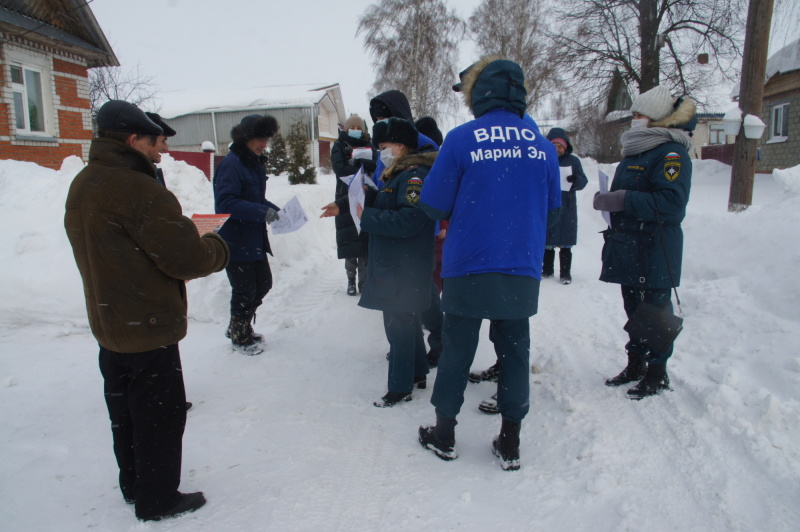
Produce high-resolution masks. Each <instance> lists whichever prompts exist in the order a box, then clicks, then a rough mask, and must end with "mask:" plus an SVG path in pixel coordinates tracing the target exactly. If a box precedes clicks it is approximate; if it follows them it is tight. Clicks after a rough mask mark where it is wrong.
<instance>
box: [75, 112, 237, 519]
mask: <svg viewBox="0 0 800 532" xmlns="http://www.w3.org/2000/svg"><path fill="white" fill-rule="evenodd" d="M97 126H98V132H97V138H95V139H94V140H93V141H92V144H91V147H90V148H89V164H88V165H87V166H86V167H85V168H84V169H83V170H82V171H81V172H80V173H79V174H78V175H77V176H75V179H74V181H73V182H72V185H71V186H70V189H69V194H68V196H67V204H66V214H65V216H64V227H65V228H66V231H67V237H68V238H69V241H70V244H72V250H73V253H74V255H75V262H76V263H77V265H78V270H80V273H81V277H82V279H83V289H84V294H85V296H86V310H87V312H88V315H89V325H90V326H91V328H92V333H93V334H94V336H95V338H96V339H97V342H98V343H99V344H100V372H101V373H102V375H103V379H104V391H105V398H106V405H107V407H108V413H109V417H110V418H111V432H112V435H113V439H114V454H115V455H116V458H117V464H118V466H119V484H120V490H121V492H122V496H123V497H124V499H125V502H127V503H129V504H135V505H136V506H135V509H136V517H138V518H139V519H141V520H143V521H157V520H159V519H162V518H165V517H175V516H177V515H180V514H182V513H185V512H190V511H194V510H196V509H197V508H200V507H201V506H203V504H205V502H206V500H205V497H204V496H203V494H202V492H196V493H188V494H184V493H180V492H179V491H178V486H179V484H180V473H181V452H182V440H183V431H184V427H185V425H186V394H185V390H184V384H183V375H182V373H181V359H180V354H179V352H178V341H180V340H181V339H182V338H183V337H184V336H186V310H187V306H186V288H185V281H188V280H190V279H195V278H198V277H204V276H206V275H209V274H211V273H213V272H218V271H221V270H223V269H224V268H225V266H226V265H227V263H228V258H229V251H228V247H227V245H226V244H225V242H224V241H223V240H222V238H220V237H219V236H217V235H215V234H206V235H203V236H200V235H199V234H198V232H197V229H196V227H195V225H194V224H193V223H192V221H191V220H190V219H189V218H186V217H184V216H183V215H182V211H181V206H180V203H178V199H177V198H176V197H175V196H174V195H173V194H172V193H171V192H170V191H169V190H167V189H166V188H165V187H163V186H161V185H160V184H159V183H158V182H157V181H156V167H155V166H154V165H153V163H152V162H151V159H153V158H154V155H155V154H154V153H153V150H157V149H158V146H157V144H156V138H157V136H158V135H161V134H163V130H162V129H161V127H159V126H158V125H157V124H155V123H154V122H153V121H151V120H150V119H149V118H148V117H147V116H146V115H145V114H144V112H143V111H141V110H140V109H139V108H138V107H136V106H135V105H133V104H130V103H128V102H124V101H120V100H112V101H109V102H108V103H106V104H105V105H103V106H102V107H101V108H100V111H99V112H98V115H97Z"/></svg>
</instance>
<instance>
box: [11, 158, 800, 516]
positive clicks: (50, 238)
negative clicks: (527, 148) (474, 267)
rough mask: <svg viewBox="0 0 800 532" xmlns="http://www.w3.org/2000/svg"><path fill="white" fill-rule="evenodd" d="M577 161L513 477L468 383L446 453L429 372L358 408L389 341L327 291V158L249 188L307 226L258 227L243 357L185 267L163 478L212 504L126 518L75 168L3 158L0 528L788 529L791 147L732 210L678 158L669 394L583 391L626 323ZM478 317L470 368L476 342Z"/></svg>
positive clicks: (797, 305) (709, 179) (334, 263)
mask: <svg viewBox="0 0 800 532" xmlns="http://www.w3.org/2000/svg"><path fill="white" fill-rule="evenodd" d="M584 165H585V170H586V173H587V175H589V176H590V185H589V186H588V187H587V189H586V190H585V191H583V192H581V193H580V194H579V204H580V217H581V218H580V234H579V244H578V246H577V247H576V248H575V252H574V255H575V256H574V266H573V277H574V282H573V284H572V285H570V286H562V285H561V284H559V283H558V282H557V281H553V280H547V281H546V282H544V283H543V284H542V288H541V299H540V305H539V309H540V312H539V314H538V315H537V316H535V317H533V318H532V319H531V328H532V353H531V364H532V369H533V371H532V374H531V412H530V414H529V415H528V417H527V418H526V420H525V422H524V423H523V429H522V447H521V456H522V463H523V467H522V470H521V471H519V472H504V471H502V470H501V469H500V466H499V464H498V462H497V459H496V458H494V457H493V456H492V454H491V452H490V442H491V439H492V437H493V436H494V435H495V434H496V433H497V431H498V427H499V423H500V419H499V417H497V416H488V415H486V414H482V413H480V412H479V411H478V409H477V405H478V403H479V402H480V400H482V399H484V398H487V397H488V396H489V395H491V394H492V393H493V385H492V384H490V383H481V384H470V385H469V387H468V390H467V396H466V403H465V405H464V409H463V411H462V413H461V415H460V417H459V425H458V427H456V438H457V447H458V450H459V455H460V456H459V459H458V460H456V461H454V462H443V461H441V460H439V459H438V458H436V457H435V456H433V455H432V454H431V453H429V452H427V451H425V450H423V449H422V448H421V447H420V445H419V443H417V439H416V432H417V427H418V426H419V425H420V424H429V423H431V422H432V421H433V420H434V414H433V407H432V406H431V405H430V403H429V398H430V395H431V386H430V385H429V387H428V389H427V390H422V391H415V392H414V400H413V401H411V402H410V403H406V404H403V405H400V406H398V407H395V408H391V409H378V408H374V407H373V406H372V401H373V400H375V399H377V398H378V397H380V396H381V395H382V394H383V393H384V392H385V391H386V360H385V358H384V355H385V353H386V350H387V344H386V340H385V338H384V335H383V329H382V321H381V316H380V314H379V313H377V312H374V311H367V310H364V309H361V308H360V307H358V306H357V305H356V303H357V298H353V297H348V296H347V295H345V286H346V279H345V272H344V266H343V262H342V261H339V260H337V259H336V252H335V246H334V227H333V220H332V219H324V220H323V219H319V218H317V216H316V213H317V212H319V209H320V207H322V205H324V204H326V203H327V202H329V201H330V200H331V199H332V197H333V190H334V177H333V176H332V175H320V176H319V184H318V185H299V186H290V185H288V182H287V179H286V178H285V177H278V178H272V179H271V180H270V181H269V185H268V197H269V198H270V199H271V200H272V201H274V202H276V203H278V204H281V203H284V202H286V201H287V200H289V199H290V198H291V197H292V196H294V195H297V196H298V197H299V199H300V201H301V203H302V205H303V206H304V208H305V209H306V212H307V213H308V214H309V215H310V218H311V220H310V222H309V223H308V224H307V225H306V226H305V227H303V228H302V229H301V230H299V231H297V232H295V233H292V234H288V235H277V236H272V238H271V241H272V244H273V248H274V250H275V257H274V258H273V259H271V265H272V270H273V273H274V277H275V288H274V289H273V291H272V292H271V293H270V294H269V295H268V297H267V299H266V302H265V304H264V306H263V307H262V309H261V311H260V312H259V314H258V323H257V326H256V329H257V330H258V331H260V332H262V333H264V334H265V335H266V337H267V350H266V352H265V353H264V354H263V355H261V356H258V357H245V356H241V355H237V354H234V353H233V352H231V350H230V348H229V342H228V341H227V340H226V338H225V337H224V335H223V332H224V330H225V326H226V324H227V319H228V315H227V308H228V297H229V292H228V290H229V288H228V282H227V279H226V277H225V275H224V274H215V275H213V276H211V277H210V278H206V279H201V280H196V281H192V282H190V283H189V298H190V309H189V310H190V316H191V318H192V320H191V323H190V327H189V334H188V336H187V338H186V339H185V340H184V341H182V342H181V351H182V354H183V363H184V374H185V380H186V387H187V394H188V399H189V400H190V401H193V402H194V405H195V406H194V408H193V409H192V410H191V411H190V412H189V416H188V423H187V428H186V435H185V437H184V463H183V483H182V485H181V488H182V489H183V490H184V491H195V490H203V491H204V492H205V494H206V496H207V497H208V500H209V502H208V504H207V505H206V506H205V507H204V508H202V509H200V510H199V511H197V512H195V513H193V514H188V515H186V516H183V517H181V518H179V519H171V520H166V521H163V522H160V523H139V522H137V521H136V519H135V518H134V515H133V509H132V508H131V507H130V506H128V505H126V504H125V503H124V502H123V500H122V497H121V496H120V493H119V489H118V487H117V479H116V476H117V471H116V465H115V462H114V456H113V452H112V448H111V431H110V430H109V422H108V418H107V413H106V410H105V404H104V402H103V394H102V379H101V376H100V372H99V370H98V368H97V351H98V349H97V344H96V343H95V341H94V339H93V337H92V335H91V333H90V332H89V328H88V324H87V321H86V314H85V309H84V302H83V295H82V289H81V284H80V278H79V276H78V272H77V269H76V267H75V264H74V261H73V258H72V252H71V249H70V247H69V244H68V242H67V239H66V237H65V234H64V230H63V205H64V200H65V197H66V191H67V188H68V186H69V183H70V181H71V179H72V177H73V176H74V175H75V173H77V171H78V170H79V169H80V167H81V166H82V163H81V162H80V160H78V159H68V160H66V161H65V164H64V166H63V168H62V170H61V171H60V172H55V171H51V170H46V169H43V168H40V167H38V166H36V165H33V164H30V163H21V162H14V161H0V226H2V227H3V228H4V230H3V231H2V233H0V264H2V267H1V268H0V353H2V354H0V404H2V408H0V426H2V438H0V457H2V461H0V501H1V502H0V529H2V530H4V531H14V532H18V531H19V532H29V531H77V530H87V529H92V530H101V531H122V530H174V531H195V530H208V531H215V532H216V531H254V530H275V531H328V530H330V531H356V530H357V531H362V530H363V531H412V530H430V531H438V530H475V531H489V530H504V531H531V530H548V531H549V530H565V531H566V530H570V531H571V530H649V531H673V530H698V531H700V530H702V531H716V530H719V531H723V530H724V531H728V530H741V531H751V530H770V531H781V530H797V529H798V523H800V402H799V401H800V333H799V332H798V330H799V329H798V320H800V283H798V279H797V275H798V271H800V239H799V238H798V228H799V227H800V196H798V192H799V191H800V167H799V168H795V169H793V170H789V171H785V172H783V173H780V174H779V173H776V174H775V175H774V176H770V175H759V176H757V178H756V186H755V194H754V205H753V207H752V208H750V209H749V210H747V211H746V212H744V213H741V214H730V213H728V212H727V208H726V207H727V198H728V186H729V175H730V168H729V167H727V166H724V165H722V164H720V163H717V162H714V161H698V162H696V163H695V169H694V178H693V181H694V185H693V188H692V197H691V201H690V203H689V210H688V214H687V217H686V221H685V223H684V231H685V235H686V243H685V253H684V275H683V282H682V285H681V287H680V289H679V294H680V296H681V299H682V302H683V312H684V316H685V329H684V331H683V333H682V334H681V336H680V337H679V338H678V341H677V344H676V349H675V356H674V358H673V360H672V362H671V364H670V375H671V378H672V386H673V388H674V391H672V392H667V393H664V394H663V395H661V396H659V397H654V398H648V399H645V400H643V401H640V402H633V401H629V400H628V399H627V398H626V396H625V387H623V388H621V389H611V388H608V387H606V386H604V385H603V381H604V379H605V378H607V377H609V376H613V375H615V374H616V373H617V372H619V370H620V369H622V367H623V365H624V363H625V355H624V350H623V345H624V343H625V334H624V332H623V331H622V324H623V323H624V321H625V317H624V312H623V309H622V303H621V297H620V294H619V287H617V286H615V285H608V284H605V283H602V282H600V281H598V280H597V277H598V274H599V272H600V248H601V242H602V239H601V236H600V235H599V234H598V232H599V231H600V230H602V229H603V224H602V220H601V218H600V216H599V215H598V214H597V213H595V212H594V211H592V210H591V197H592V195H593V193H594V191H595V190H596V189H597V180H596V177H595V176H596V175H597V169H598V165H597V164H595V163H593V162H591V161H584ZM162 166H163V167H164V169H165V172H166V176H167V183H168V186H169V187H170V188H171V189H172V190H173V191H175V192H176V194H177V195H178V196H179V198H180V199H181V202H182V204H183V205H184V210H185V212H186V213H188V214H191V213H194V212H211V211H212V207H213V199H212V193H211V188H210V185H209V184H208V182H207V181H206V180H205V178H204V177H203V176H202V174H200V172H199V171H197V170H195V169H193V168H192V167H189V166H187V165H186V164H184V163H180V162H174V161H172V159H171V158H169V157H168V156H167V157H165V161H164V163H163V164H162ZM603 169H604V171H606V173H609V174H610V173H611V172H612V171H613V166H603ZM483 333H484V337H483V338H482V340H481V344H480V346H479V349H478V355H477V357H476V361H475V368H476V369H482V368H485V367H487V366H489V365H490V364H491V363H492V362H493V359H494V354H493V352H492V350H491V344H490V343H489V342H488V338H487V337H486V334H488V326H485V327H484V330H483ZM435 373H436V370H432V375H431V376H430V378H429V383H431V384H432V382H433V377H434V376H435Z"/></svg>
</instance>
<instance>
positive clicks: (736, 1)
mask: <svg viewBox="0 0 800 532" xmlns="http://www.w3.org/2000/svg"><path fill="white" fill-rule="evenodd" d="M742 6H743V1H742V0H563V2H562V3H561V4H560V8H559V10H558V16H559V18H560V19H561V21H562V22H563V23H562V24H560V25H559V30H558V31H554V32H551V37H552V39H553V41H554V42H555V43H556V44H557V45H558V46H559V47H560V48H561V53H560V54H559V56H560V57H561V59H562V60H563V64H564V65H565V66H566V67H567V68H568V69H569V70H570V71H571V72H573V73H574V74H575V77H574V78H573V79H574V80H575V82H576V83H577V84H578V85H580V86H581V88H582V90H583V91H586V90H587V89H588V90H590V91H593V93H594V94H595V95H596V96H597V97H598V99H599V98H604V97H607V95H606V94H602V87H604V86H606V85H607V83H608V82H609V81H610V80H611V78H612V75H613V73H614V71H619V73H620V75H621V76H622V78H623V80H624V81H625V82H626V83H627V84H628V85H629V86H631V85H636V86H637V87H638V89H639V92H640V93H641V92H645V91H647V90H649V89H651V88H653V87H655V86H656V85H659V84H667V85H668V86H669V87H670V88H672V89H673V90H675V91H676V92H679V93H683V94H693V93H695V92H697V91H699V90H701V89H704V88H707V87H708V86H709V85H710V84H713V83H715V82H718V80H719V76H720V75H721V76H724V77H726V78H727V79H728V80H734V79H736V76H737V75H738V71H736V69H735V68H732V65H735V62H736V61H737V60H739V59H740V58H741V53H742V42H743V37H744V20H743V13H746V11H747V10H746V9H742ZM701 53H703V54H708V58H709V61H710V65H708V66H705V67H700V66H698V55H699V54H701Z"/></svg>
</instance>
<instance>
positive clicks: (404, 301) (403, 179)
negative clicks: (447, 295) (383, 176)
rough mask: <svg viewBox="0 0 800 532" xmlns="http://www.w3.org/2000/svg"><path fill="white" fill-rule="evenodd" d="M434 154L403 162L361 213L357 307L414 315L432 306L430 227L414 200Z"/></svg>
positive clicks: (427, 153)
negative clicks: (365, 245) (363, 272)
mask: <svg viewBox="0 0 800 532" xmlns="http://www.w3.org/2000/svg"><path fill="white" fill-rule="evenodd" d="M436 153H437V152H426V153H414V154H410V155H406V156H405V157H403V158H402V159H401V160H400V161H399V162H398V170H399V171H396V172H395V174H394V175H393V176H392V177H391V178H389V180H388V181H386V182H385V183H384V185H383V188H381V190H380V192H378V194H377V196H376V198H375V201H374V203H373V204H372V206H370V207H367V208H366V209H364V213H363V215H362V216H361V230H362V231H366V232H367V233H369V260H368V261H367V280H366V284H365V285H364V291H363V295H362V296H361V301H359V305H360V306H362V307H365V308H371V309H375V310H383V311H394V312H418V311H421V310H425V309H426V308H428V306H430V304H431V289H432V285H433V283H432V282H431V279H432V276H433V266H434V235H433V229H434V222H433V220H431V219H430V218H428V217H427V216H426V215H425V213H424V212H422V210H421V209H419V195H420V191H421V190H422V183H423V182H424V180H425V177H427V175H428V171H429V170H430V167H431V165H432V164H433V161H434V159H435V158H436Z"/></svg>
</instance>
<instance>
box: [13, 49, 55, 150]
mask: <svg viewBox="0 0 800 532" xmlns="http://www.w3.org/2000/svg"><path fill="white" fill-rule="evenodd" d="M6 62H7V64H8V70H7V72H6V75H7V76H8V77H7V78H6V79H8V80H9V82H10V83H9V85H8V86H9V87H10V90H11V102H10V103H11V117H10V118H11V120H12V123H11V126H12V130H13V131H15V133H16V135H17V137H24V138H25V140H33V139H37V140H38V139H42V140H45V139H51V138H53V137H55V108H54V106H53V97H52V73H51V65H50V61H49V60H48V59H47V58H45V57H37V56H36V55H34V54H31V53H26V52H25V51H24V50H8V52H7V61H6ZM37 78H38V79H37ZM31 83H34V84H35V83H38V87H36V86H35V85H33V86H32V85H31ZM31 90H32V91H33V92H31ZM31 100H38V102H37V101H34V102H33V103H34V106H35V107H32V106H31ZM20 104H22V105H21V108H20ZM32 110H36V111H37V112H41V116H40V117H39V116H34V117H33V119H31V111H32ZM32 122H38V123H39V124H40V129H39V128H37V129H32V128H31V126H32ZM19 124H22V127H19Z"/></svg>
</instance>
